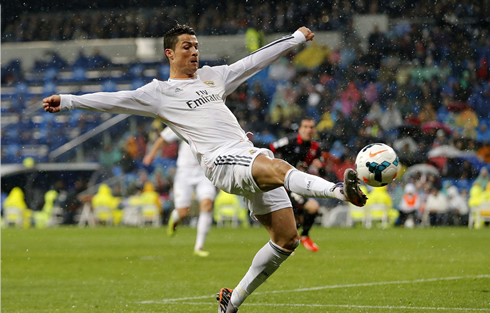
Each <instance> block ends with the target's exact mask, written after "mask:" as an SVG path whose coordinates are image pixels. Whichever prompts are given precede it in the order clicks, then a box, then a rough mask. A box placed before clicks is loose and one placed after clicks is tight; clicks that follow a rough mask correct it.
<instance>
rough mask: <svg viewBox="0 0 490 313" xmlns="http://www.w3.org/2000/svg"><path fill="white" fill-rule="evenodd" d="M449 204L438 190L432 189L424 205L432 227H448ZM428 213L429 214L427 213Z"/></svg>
mask: <svg viewBox="0 0 490 313" xmlns="http://www.w3.org/2000/svg"><path fill="white" fill-rule="evenodd" d="M447 210H448V202H447V197H446V195H445V194H444V193H442V192H441V191H440V190H439V189H438V188H436V187H431V189H430V193H429V195H428V196H427V199H426V201H425V204H424V215H425V214H428V215H429V222H430V225H431V226H435V225H439V226H442V225H446V221H447ZM425 211H427V212H425Z"/></svg>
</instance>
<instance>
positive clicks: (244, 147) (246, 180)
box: [205, 142, 292, 215]
mask: <svg viewBox="0 0 490 313" xmlns="http://www.w3.org/2000/svg"><path fill="white" fill-rule="evenodd" d="M260 154H265V155H266V156H268V157H271V158H274V154H273V153H272V151H270V150H268V149H261V148H255V147H254V146H253V144H252V143H251V142H240V143H238V144H236V145H234V146H231V147H226V148H223V149H222V151H219V152H218V153H217V155H216V157H215V158H214V160H213V163H212V164H213V166H212V167H211V168H206V169H205V173H206V176H207V177H208V178H209V180H211V182H212V183H213V184H214V185H215V186H217V187H218V188H220V189H222V190H223V191H225V192H227V193H232V194H236V195H240V196H243V199H244V201H245V203H246V204H247V207H248V209H249V210H250V213H251V215H264V214H267V213H270V212H273V211H277V210H280V209H284V208H290V207H292V205H291V201H290V200H289V197H288V195H287V193H286V189H284V187H279V188H276V189H274V190H271V191H267V192H263V191H262V190H260V188H259V186H258V185H257V183H256V182H255V180H254V178H253V176H252V164H253V162H254V161H255V158H256V157H257V156H259V155H260Z"/></svg>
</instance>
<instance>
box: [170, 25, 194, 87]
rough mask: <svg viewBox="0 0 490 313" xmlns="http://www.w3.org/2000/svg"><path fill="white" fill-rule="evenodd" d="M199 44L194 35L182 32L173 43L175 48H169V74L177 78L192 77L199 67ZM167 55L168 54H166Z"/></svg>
mask: <svg viewBox="0 0 490 313" xmlns="http://www.w3.org/2000/svg"><path fill="white" fill-rule="evenodd" d="M198 48H199V44H198V42H197V38H196V36H194V35H189V34H183V35H180V36H179V41H178V42H177V44H176V45H175V50H170V49H168V50H170V64H171V67H172V72H173V73H171V74H173V75H176V76H177V77H179V78H182V77H192V76H194V74H195V73H196V71H197V69H198V68H199V50H198ZM167 55H168V54H167Z"/></svg>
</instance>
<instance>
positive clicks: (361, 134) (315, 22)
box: [1, 0, 490, 206]
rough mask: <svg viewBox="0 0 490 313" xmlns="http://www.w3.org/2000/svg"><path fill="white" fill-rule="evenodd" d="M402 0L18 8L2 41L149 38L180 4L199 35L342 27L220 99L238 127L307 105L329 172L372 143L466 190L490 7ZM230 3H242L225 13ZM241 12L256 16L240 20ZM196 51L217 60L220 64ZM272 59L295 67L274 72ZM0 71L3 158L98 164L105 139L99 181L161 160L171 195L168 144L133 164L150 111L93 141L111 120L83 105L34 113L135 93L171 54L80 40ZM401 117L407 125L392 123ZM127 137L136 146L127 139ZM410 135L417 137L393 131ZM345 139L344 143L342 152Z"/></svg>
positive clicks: (277, 118)
mask: <svg viewBox="0 0 490 313" xmlns="http://www.w3.org/2000/svg"><path fill="white" fill-rule="evenodd" d="M408 2H409V3H410V5H406V6H400V5H399V3H400V2H396V1H395V2H393V1H391V2H378V1H342V2H340V3H338V2H334V1H319V2H312V3H309V4H308V5H309V6H308V7H307V8H306V7H305V6H304V4H303V2H300V1H289V2H285V3H281V4H280V5H278V7H277V8H275V7H273V6H272V5H271V4H265V3H260V2H252V4H251V5H250V6H247V7H244V6H243V4H241V3H240V1H218V3H221V5H222V7H223V8H225V11H226V14H225V15H224V16H220V15H219V14H217V11H216V9H215V7H216V5H217V4H216V3H213V5H207V4H201V5H199V6H194V7H192V8H185V7H182V6H179V5H176V6H174V7H172V8H171V9H168V8H167V9H168V10H165V9H164V8H159V9H154V8H145V7H143V8H140V9H139V10H134V9H131V8H129V7H128V8H125V7H124V5H121V6H120V7H122V9H121V8H120V9H118V10H113V9H111V8H110V7H106V6H104V7H101V10H100V11H98V12H97V13H96V14H93V11H90V12H88V11H80V12H76V13H74V12H70V11H68V12H61V11H60V12H58V11H56V10H55V11H53V12H42V13H33V12H26V13H23V14H20V16H19V18H17V19H14V18H9V19H6V20H5V21H2V43H8V44H15V43H22V42H35V41H65V42H66V41H73V40H82V39H83V40H85V39H89V40H90V39H91V40H96V39H114V38H134V37H140V38H156V37H161V36H162V35H163V33H165V31H167V30H168V28H170V27H172V26H173V25H174V23H175V22H174V20H179V21H184V16H186V14H188V13H195V12H202V13H203V14H200V15H199V18H197V19H195V20H191V21H189V23H191V24H193V25H195V27H196V29H197V32H198V35H214V36H220V35H243V34H245V32H246V30H247V29H248V28H251V27H253V28H255V29H257V30H262V31H263V32H264V33H265V34H266V35H267V34H271V33H277V32H290V31H291V29H289V27H290V25H301V24H307V25H308V27H310V28H311V29H312V30H313V31H315V32H317V31H318V32H322V31H328V32H337V33H338V34H340V36H341V41H340V45H339V46H338V47H329V46H326V45H321V44H319V45H318V46H316V47H315V49H317V50H315V51H316V52H315V53H313V56H316V57H318V56H319V55H321V58H320V59H319V60H317V63H316V65H314V66H308V65H307V64H304V63H302V62H301V60H302V58H300V57H299V55H298V54H296V53H290V54H288V55H287V56H285V58H284V59H283V60H281V61H279V62H278V64H274V65H272V66H271V68H268V69H266V70H264V71H263V72H262V73H260V74H259V75H257V76H254V77H253V78H251V79H250V80H249V81H248V82H247V83H246V84H244V85H243V86H241V87H240V88H238V89H237V90H236V91H235V93H234V94H232V95H230V97H229V98H228V99H227V104H228V105H229V107H230V108H231V109H232V110H233V112H234V113H235V115H236V116H237V118H238V120H239V122H240V124H241V125H242V126H243V128H244V129H245V131H247V132H251V133H253V134H254V137H253V140H254V141H255V142H257V143H258V144H267V143H269V142H271V141H273V140H275V139H277V138H280V137H282V136H284V135H285V134H287V133H289V132H291V131H295V130H296V129H297V127H298V125H297V121H298V119H299V118H300V117H301V116H304V115H311V116H313V117H314V118H315V119H316V120H317V122H322V121H323V118H327V119H329V120H325V123H323V125H330V126H327V127H324V128H323V127H322V130H321V131H319V134H318V138H317V139H318V140H319V141H320V142H322V145H323V147H324V148H325V152H327V153H328V155H329V156H330V157H331V160H333V163H334V166H333V169H331V170H330V171H331V172H332V173H331V174H333V175H335V171H336V170H338V171H340V169H342V168H344V167H345V166H348V164H350V163H349V162H350V160H351V159H352V157H355V154H356V153H357V151H358V150H359V149H360V148H362V147H363V146H364V145H366V144H367V143H370V142H373V141H383V142H386V143H388V144H390V145H393V146H394V147H395V149H396V150H397V153H398V154H399V156H400V159H403V161H402V163H404V164H405V165H406V166H407V167H408V166H411V165H415V164H420V163H428V164H433V165H435V167H436V168H437V169H438V171H439V176H436V175H432V176H431V174H429V175H428V176H424V175H422V174H421V173H416V174H415V175H413V176H410V177H405V179H406V180H407V181H411V182H415V181H417V182H419V185H417V186H418V188H419V191H420V192H421V193H423V190H424V185H425V184H427V183H428V184H431V185H436V186H438V187H439V188H442V187H443V186H449V185H454V186H456V187H458V189H459V190H460V191H463V190H466V191H467V192H468V191H469V189H470V188H471V186H472V185H473V181H474V180H475V179H476V178H477V176H478V172H479V171H480V170H481V169H482V168H484V167H488V163H485V161H487V162H488V157H487V158H486V159H484V157H482V155H483V156H484V155H485V154H484V153H486V152H484V151H486V150H485V149H487V145H488V143H489V142H490V131H489V130H488V128H487V126H488V125H490V124H489V122H490V113H489V112H490V111H489V110H488V108H489V107H490V67H489V60H490V33H489V31H488V29H489V27H488V25H489V20H488V16H490V13H489V12H488V10H489V9H488V7H485V5H483V3H480V2H478V3H469V2H464V3H461V4H460V5H458V6H457V7H454V8H453V7H451V3H450V2H448V1H443V2H442V3H441V2H437V3H426V2H424V1H416V0H414V1H408ZM106 5H107V6H109V5H110V1H109V2H108V4H106ZM312 6H314V7H313V8H312ZM235 7H239V8H243V10H240V9H239V10H232V8H235ZM189 11H192V12H189ZM237 12H238V13H237ZM281 12H282V13H281ZM306 12H308V13H306ZM433 12H448V14H446V15H441V14H440V13H433ZM272 13H274V14H272ZM237 14H238V15H237ZM246 14H254V16H255V17H256V18H255V19H254V20H253V21H250V20H247V19H246V16H247V15H246ZM369 14H377V15H376V16H380V15H382V16H384V17H386V18H387V21H388V25H389V27H385V28H379V27H377V25H374V24H373V23H371V24H369V25H371V26H372V29H369V30H364V31H365V32H367V33H366V34H365V35H362V34H360V32H358V31H356V28H355V27H356V26H355V23H354V21H356V18H357V16H360V15H363V16H369ZM119 16H126V17H127V18H126V19H121V18H118V17H119ZM413 17H417V18H413ZM82 21H83V23H82ZM109 25H110V26H111V27H109ZM205 25H212V27H210V28H206V27H205ZM382 29H384V30H382ZM243 48H244V49H245V43H244V47H243ZM306 49H309V48H306ZM306 49H305V50H306ZM202 61H203V62H202V63H203V64H208V65H216V64H222V63H223V61H225V60H223V59H210V60H202ZM280 62H285V63H286V64H288V66H291V64H293V66H291V67H290V68H281V64H280ZM276 65H277V67H276ZM283 65H284V64H283ZM272 67H275V68H274V69H272ZM1 70H2V77H1V84H2V95H1V113H2V114H1V130H2V136H1V140H2V147H1V153H2V159H1V162H2V164H11V163H17V164H20V163H22V162H23V160H24V159H25V158H26V157H32V158H34V160H35V162H36V163H43V162H51V161H56V162H59V161H77V162H82V161H84V162H94V161H95V162H99V161H100V160H99V156H100V155H101V151H102V150H103V149H104V146H105V144H107V143H108V142H110V143H111V144H112V148H111V149H112V151H111V152H114V153H115V154H119V157H115V161H114V162H113V165H112V167H111V168H110V169H108V170H107V172H106V175H107V176H106V177H105V179H109V178H110V177H112V176H118V175H124V176H125V179H124V188H123V193H124V196H129V195H131V192H134V190H135V188H136V186H137V185H141V184H144V183H145V182H146V181H147V180H148V179H149V177H152V174H153V171H154V170H155V169H156V168H159V169H162V168H163V169H164V170H163V173H162V174H161V175H162V176H163V177H164V180H165V182H163V183H160V184H155V186H156V189H157V191H158V192H159V193H161V194H163V195H165V196H167V195H168V193H169V191H170V186H171V183H169V182H170V181H171V176H172V168H173V167H174V165H175V163H174V162H175V151H174V152H173V153H172V151H164V152H163V153H162V156H161V157H160V158H158V159H157V160H156V163H155V165H154V166H152V167H148V168H147V167H145V166H143V165H142V163H141V158H142V156H143V155H144V151H146V149H147V145H151V143H152V140H154V138H155V137H154V136H153V135H154V133H153V132H152V123H153V121H151V120H149V119H145V118H131V119H128V120H123V121H124V122H123V121H121V122H118V123H116V124H114V125H112V126H111V127H110V129H108V130H106V131H105V132H104V134H99V135H94V136H92V137H91V132H93V131H94V129H95V128H96V127H98V126H100V125H106V124H104V123H106V122H108V121H110V120H111V119H112V118H113V116H110V115H107V114H103V115H100V114H92V113H90V112H83V113H82V112H75V113H74V114H71V115H65V114H60V115H56V116H53V115H50V114H47V113H44V112H42V110H41V106H40V104H39V103H40V100H41V99H42V97H44V96H47V95H50V94H53V93H74V94H84V93H89V92H97V91H118V90H125V89H136V88H138V87H140V86H142V85H144V84H146V83H148V82H150V81H151V80H152V79H153V78H158V79H165V78H166V77H168V75H169V68H168V65H167V64H166V62H165V60H163V59H158V60H151V61H147V60H138V59H137V60H131V61H129V62H127V61H125V62H120V60H118V59H117V58H114V57H108V56H105V55H104V54H103V53H101V52H100V51H98V50H94V51H92V53H91V54H88V55H85V53H84V52H83V50H80V51H79V53H78V55H77V57H76V58H74V59H73V60H71V61H68V60H66V59H64V58H63V57H62V56H60V55H59V54H58V53H57V52H56V51H49V52H47V53H46V54H45V55H43V56H41V58H40V59H39V60H36V61H35V62H34V64H33V66H32V67H31V68H27V69H26V68H25V67H23V64H22V62H21V61H20V60H16V59H12V60H7V62H6V63H3V64H2V69H1ZM280 70H286V71H288V72H285V73H292V75H291V77H288V79H284V80H277V79H271V76H273V74H274V73H277V72H274V71H280ZM271 73H272V74H271ZM284 77H287V76H284ZM325 113H329V114H328V115H325ZM388 114H389V115H388ZM384 116H385V117H386V116H390V117H391V116H392V117H393V118H384V119H383V117H384ZM397 119H399V120H400V121H401V124H400V123H399V124H396V123H393V121H395V120H397ZM427 123H431V124H427ZM439 130H442V131H444V133H445V136H443V138H442V139H441V138H439V137H438V136H437V133H438V131H439ZM83 135H85V137H86V138H88V139H87V140H84V141H83V143H80V144H79V145H78V146H77V148H76V149H71V150H69V151H68V150H67V152H66V153H65V152H64V153H62V154H60V155H59V156H58V153H59V152H60V151H61V150H59V149H62V147H66V145H67V144H68V143H70V142H77V141H76V140H77V139H79V138H80V137H81V136H83ZM152 136H153V137H152ZM85 137H84V138H85ZM128 138H133V139H134V143H133V144H131V145H130V144H128ZM407 138H409V139H411V140H412V141H413V142H414V143H415V144H407V141H406V140H405V141H403V142H402V141H401V140H402V139H407ZM443 139H444V140H443ZM398 144H399V145H400V148H397V147H398ZM339 145H341V147H342V149H343V150H342V151H341V153H340V154H339V151H340V150H337V148H338V147H339ZM441 146H450V147H454V148H455V149H456V154H450V153H449V152H441V153H439V154H438V155H435V156H432V157H429V155H431V154H430V152H431V151H434V149H436V148H438V147H441ZM134 147H136V148H134ZM62 150H63V149H62ZM75 150H77V151H75ZM53 152H56V153H54V154H53ZM53 155H57V157H56V158H53ZM432 155H434V154H432ZM142 172H145V173H146V176H145V175H142V174H141V173H142ZM143 177H146V178H143ZM422 177H423V179H422V180H421V178H422ZM159 186H160V187H159ZM400 188H401V187H400ZM443 189H444V188H443ZM394 206H396V203H394Z"/></svg>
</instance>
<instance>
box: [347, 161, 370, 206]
mask: <svg viewBox="0 0 490 313" xmlns="http://www.w3.org/2000/svg"><path fill="white" fill-rule="evenodd" d="M343 191H344V196H345V198H346V200H347V201H349V202H350V203H352V204H353V205H356V206H360V207H361V206H364V205H365V204H366V201H367V199H368V197H367V196H366V195H365V194H364V192H362V190H361V189H360V188H359V179H358V178H357V173H356V171H354V170H353V169H351V168H348V169H346V170H345V172H344V190H343Z"/></svg>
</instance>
